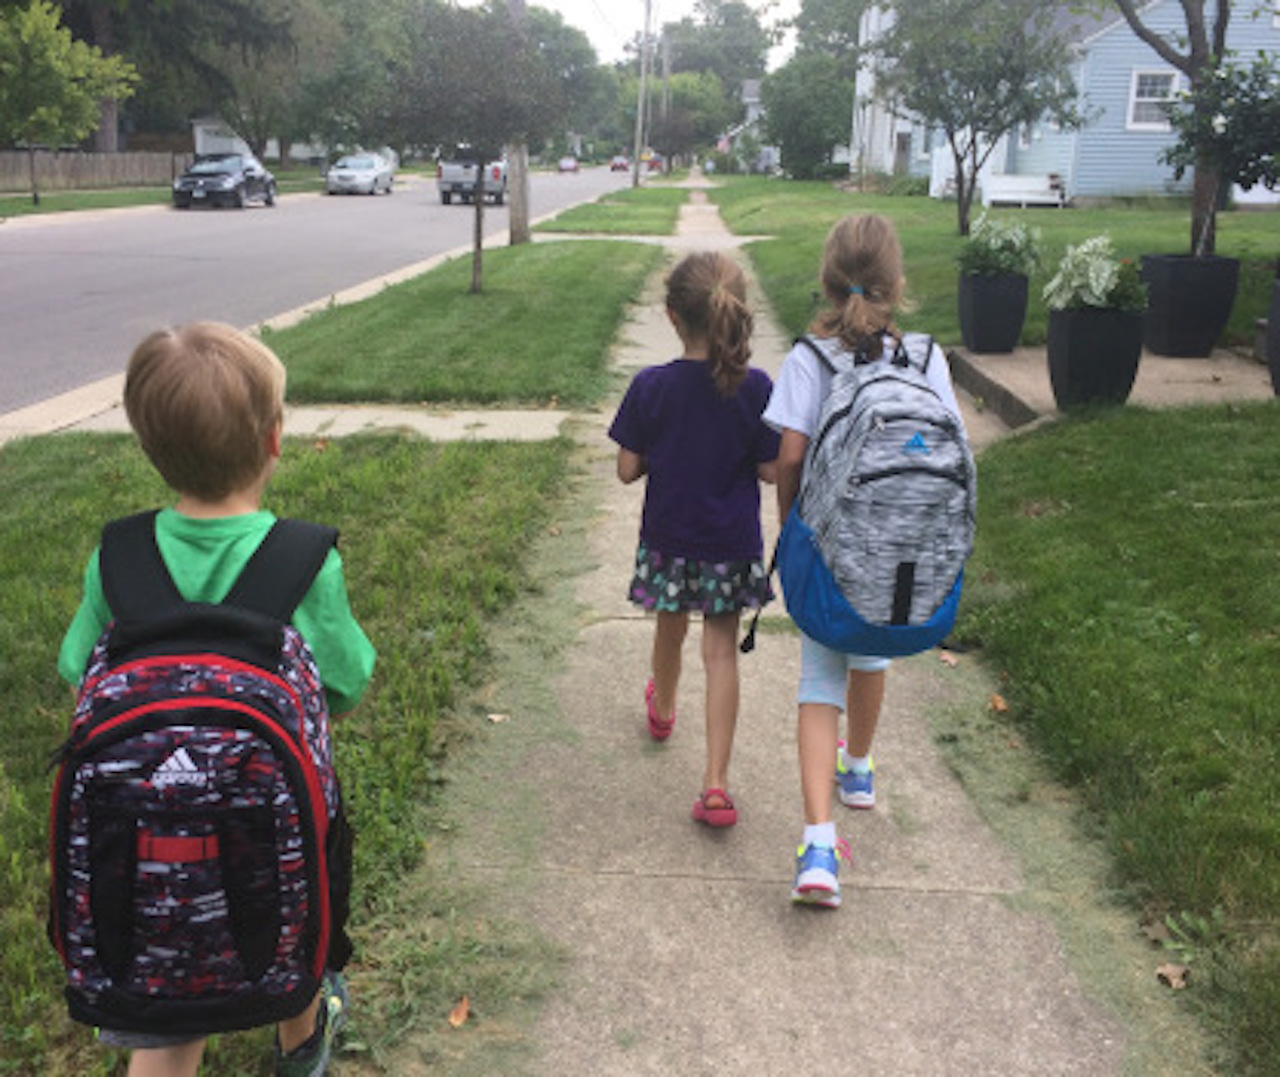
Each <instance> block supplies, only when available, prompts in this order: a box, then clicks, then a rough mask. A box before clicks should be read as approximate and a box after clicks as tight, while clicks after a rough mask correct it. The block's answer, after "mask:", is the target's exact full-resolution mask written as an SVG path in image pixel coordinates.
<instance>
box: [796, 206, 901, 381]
mask: <svg viewBox="0 0 1280 1077" xmlns="http://www.w3.org/2000/svg"><path fill="white" fill-rule="evenodd" d="M821 275H822V289H823V292H824V293H825V294H826V297H827V302H828V307H827V309H826V310H824V311H823V312H822V313H820V314H819V315H818V316H817V317H816V318H815V319H814V320H813V323H812V324H811V325H810V330H811V331H812V332H813V333H815V334H816V335H818V336H820V337H825V338H828V339H838V340H839V341H840V342H841V343H842V344H843V345H844V346H845V347H846V348H848V349H849V350H850V351H857V352H863V353H864V354H866V355H868V356H870V357H871V358H873V359H874V358H876V357H878V356H879V355H880V352H881V351H882V349H883V347H884V336H885V334H886V333H887V334H889V335H890V336H898V330H897V327H896V326H895V325H894V324H893V312H894V310H895V309H897V308H898V307H899V306H900V305H901V303H902V295H903V286H904V282H903V265H902V244H901V243H900V242H899V240H898V234H897V232H895V231H894V228H893V224H892V223H891V222H890V221H889V219H888V218H886V217H882V216H880V215H879V214H874V213H869V214H865V215H861V216H850V217H845V218H844V219H843V220H841V221H839V222H838V223H837V224H836V225H835V227H834V228H832V229H831V231H830V232H829V233H828V234H827V241H826V244H825V245H824V247H823V251H822V273H821Z"/></svg>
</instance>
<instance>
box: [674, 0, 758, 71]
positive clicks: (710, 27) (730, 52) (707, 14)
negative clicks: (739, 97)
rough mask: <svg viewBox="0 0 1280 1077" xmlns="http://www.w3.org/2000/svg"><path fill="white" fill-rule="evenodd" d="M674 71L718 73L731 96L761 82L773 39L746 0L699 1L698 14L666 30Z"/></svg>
mask: <svg viewBox="0 0 1280 1077" xmlns="http://www.w3.org/2000/svg"><path fill="white" fill-rule="evenodd" d="M662 33H663V36H664V37H665V38H666V45H665V46H664V47H665V48H667V49H669V50H670V56H671V71H672V73H679V72H682V71H689V72H695V73H698V72H706V71H710V72H712V73H714V74H715V75H716V76H717V77H718V78H719V79H720V81H721V83H723V85H724V87H725V90H726V91H727V92H729V93H734V92H736V90H737V88H738V86H740V85H741V84H742V81H743V80H744V79H754V78H760V77H761V76H762V75H763V74H764V73H765V61H766V60H767V58H768V52H769V46H770V45H772V44H773V38H772V36H771V35H770V33H769V31H767V30H766V29H765V28H764V27H763V26H761V25H760V19H759V16H757V15H756V13H755V11H754V10H752V9H751V8H750V7H749V6H747V4H745V3H743V2H742V0H696V3H695V4H694V14H693V15H692V16H689V15H686V16H685V17H684V18H682V19H681V20H680V21H679V22H669V23H667V24H665V25H664V26H663V28H662Z"/></svg>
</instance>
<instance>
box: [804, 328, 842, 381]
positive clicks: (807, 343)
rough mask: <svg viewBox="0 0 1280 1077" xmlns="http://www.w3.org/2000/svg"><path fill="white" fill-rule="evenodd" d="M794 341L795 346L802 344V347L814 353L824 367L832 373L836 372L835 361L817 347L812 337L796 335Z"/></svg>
mask: <svg viewBox="0 0 1280 1077" xmlns="http://www.w3.org/2000/svg"><path fill="white" fill-rule="evenodd" d="M795 343H796V346H797V347H799V346H800V345H803V346H804V347H806V348H808V349H809V350H810V351H811V352H813V354H814V355H816V356H817V357H818V361H819V362H820V363H821V364H822V365H823V366H824V367H826V368H827V369H828V370H829V371H830V372H831V373H832V374H835V373H836V365H835V363H833V362H832V361H831V358H830V356H828V355H827V353H826V352H824V351H823V350H822V349H821V348H819V347H818V345H817V342H816V341H815V340H814V339H813V337H796V340H795Z"/></svg>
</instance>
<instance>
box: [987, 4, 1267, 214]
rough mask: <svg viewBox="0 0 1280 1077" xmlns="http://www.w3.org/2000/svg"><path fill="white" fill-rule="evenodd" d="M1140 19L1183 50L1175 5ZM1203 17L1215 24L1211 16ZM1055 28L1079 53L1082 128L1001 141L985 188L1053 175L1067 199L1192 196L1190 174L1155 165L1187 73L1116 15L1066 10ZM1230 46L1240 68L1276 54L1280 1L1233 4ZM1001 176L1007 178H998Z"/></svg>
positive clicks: (1045, 127) (1039, 129)
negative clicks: (1178, 177)
mask: <svg viewBox="0 0 1280 1077" xmlns="http://www.w3.org/2000/svg"><path fill="white" fill-rule="evenodd" d="M1206 6H1207V7H1211V6H1212V5H1206ZM1141 16H1142V21H1143V23H1144V24H1145V25H1146V26H1148V27H1149V28H1150V29H1152V30H1153V31H1155V32H1156V33H1158V34H1160V35H1161V36H1163V37H1166V38H1168V39H1169V40H1170V41H1171V42H1172V43H1173V45H1174V47H1175V48H1176V49H1177V50H1178V51H1179V52H1181V51H1184V48H1185V46H1181V45H1180V44H1179V43H1178V39H1179V38H1180V37H1185V36H1186V18H1185V15H1184V14H1183V10H1182V5H1181V4H1180V3H1178V2H1177V0H1153V2H1152V3H1149V4H1147V5H1146V6H1145V7H1144V8H1143V9H1142V11H1141ZM1206 17H1207V18H1210V19H1212V11H1207V12H1206ZM1058 27H1059V29H1060V30H1061V31H1062V32H1063V33H1064V35H1065V36H1066V37H1067V38H1068V39H1069V40H1070V41H1071V42H1072V43H1073V48H1074V50H1075V52H1076V55H1077V60H1076V64H1075V78H1076V85H1077V87H1078V88H1079V90H1080V100H1081V107H1082V111H1083V112H1084V113H1085V114H1086V115H1087V116H1088V117H1089V123H1088V125H1087V126H1085V127H1084V128H1082V129H1081V130H1079V131H1062V130H1059V129H1056V128H1055V127H1054V126H1053V125H1051V124H1047V123H1045V124H1037V125H1035V126H1033V127H1031V128H1029V129H1024V130H1020V131H1018V132H1016V133H1015V134H1014V135H1013V136H1011V137H1008V138H1006V139H1005V140H1004V145H1003V146H1000V147H997V149H996V151H995V152H994V153H993V154H992V159H991V161H990V163H989V167H988V171H989V172H990V173H991V174H992V176H993V179H994V182H993V183H991V184H989V186H991V187H992V188H995V189H1001V188H1003V189H1004V190H1006V191H1008V190H1011V189H1016V188H1017V182H1016V181H1013V180H1012V177H1014V176H1019V177H1025V178H1026V179H1027V181H1028V184H1027V185H1032V186H1034V184H1032V183H1031V181H1032V180H1034V179H1037V178H1039V177H1046V176H1049V175H1053V176H1056V177H1058V178H1059V182H1060V184H1061V188H1062V191H1063V193H1064V195H1065V197H1066V198H1067V199H1068V200H1071V199H1082V200H1087V199H1092V198H1114V197H1122V196H1134V195H1168V194H1182V193H1187V192H1189V190H1190V183H1191V180H1190V176H1189V175H1188V176H1184V177H1183V179H1182V181H1181V182H1175V180H1174V179H1173V170H1172V168H1171V167H1170V166H1169V165H1166V164H1162V163H1161V161H1160V156H1161V154H1162V152H1163V151H1165V150H1166V149H1168V148H1169V146H1170V145H1171V144H1172V142H1173V135H1172V133H1171V131H1170V126H1169V121H1168V119H1167V118H1166V115H1165V105H1166V104H1167V103H1168V102H1170V101H1171V100H1174V99H1176V97H1177V96H1178V94H1179V93H1181V92H1183V91H1185V90H1186V89H1188V88H1189V87H1188V84H1187V79H1186V76H1185V75H1183V74H1182V73H1181V72H1180V71H1178V70H1177V69H1175V68H1173V67H1170V66H1169V65H1168V64H1167V63H1166V62H1165V61H1164V60H1163V59H1162V58H1161V57H1160V56H1159V55H1158V54H1157V53H1156V51H1155V50H1154V49H1153V48H1151V46H1150V45H1148V44H1147V43H1146V42H1145V41H1143V40H1142V39H1140V38H1139V37H1138V36H1137V35H1136V34H1135V33H1134V32H1133V31H1132V29H1130V27H1129V24H1128V23H1127V22H1125V20H1124V18H1123V16H1121V15H1120V13H1119V12H1118V11H1115V12H1114V13H1108V14H1106V15H1103V16H1101V17H1095V18H1087V17H1081V16H1077V15H1072V14H1070V13H1068V12H1065V11H1064V12H1063V13H1062V14H1061V15H1060V16H1059V20H1058ZM1227 48H1228V50H1229V52H1230V53H1233V54H1234V56H1233V57H1232V59H1233V60H1235V61H1237V62H1241V63H1249V62H1252V60H1253V59H1254V57H1256V56H1257V54H1258V53H1259V52H1263V51H1265V52H1269V53H1280V4H1277V3H1269V4H1265V5H1260V4H1258V3H1257V2H1256V0H1234V2H1233V3H1232V17H1231V21H1230V22H1229V24H1228V29H1227ZM1000 174H1004V175H1005V176H1008V177H1010V179H1009V180H1003V181H1002V180H1000V179H999V178H996V177H998V176H999V175H1000ZM989 194H990V192H987V193H984V201H989V200H990V199H989Z"/></svg>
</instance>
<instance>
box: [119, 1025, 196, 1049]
mask: <svg viewBox="0 0 1280 1077" xmlns="http://www.w3.org/2000/svg"><path fill="white" fill-rule="evenodd" d="M206 1038H207V1037H205V1036H193V1035H191V1034H190V1033H184V1034H182V1035H176V1036H174V1035H166V1034H164V1033H163V1032H126V1031H124V1030H123V1029H118V1028H100V1029H98V1042H99V1043H100V1044H102V1045H103V1046H104V1047H123V1048H124V1049H125V1050H128V1051H139V1050H145V1049H146V1048H148V1047H181V1046H182V1045H183V1044H184V1043H195V1042H196V1040H203V1039H206Z"/></svg>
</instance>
